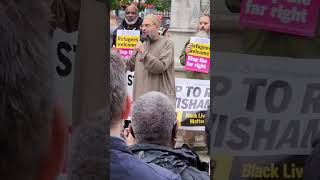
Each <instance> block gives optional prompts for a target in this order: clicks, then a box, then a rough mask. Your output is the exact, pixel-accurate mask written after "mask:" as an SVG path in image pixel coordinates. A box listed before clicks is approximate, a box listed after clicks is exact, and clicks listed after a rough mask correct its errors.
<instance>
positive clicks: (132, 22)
mask: <svg viewBox="0 0 320 180" xmlns="http://www.w3.org/2000/svg"><path fill="white" fill-rule="evenodd" d="M142 22H143V19H142V18H141V17H139V9H138V8H137V7H136V6H135V5H133V4H132V5H129V6H128V7H127V8H126V9H125V15H124V20H123V21H122V23H121V24H120V26H119V27H118V28H117V29H115V30H114V31H113V33H112V34H113V35H112V37H113V41H112V45H116V41H117V30H119V29H120V30H121V29H126V30H140V26H141V24H142ZM140 32H141V31H140Z"/></svg>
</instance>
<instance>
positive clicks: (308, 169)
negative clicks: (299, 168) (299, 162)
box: [303, 132, 320, 180]
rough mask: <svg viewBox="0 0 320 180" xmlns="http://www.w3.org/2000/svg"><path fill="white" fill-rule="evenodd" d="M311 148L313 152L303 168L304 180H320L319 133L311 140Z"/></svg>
mask: <svg viewBox="0 0 320 180" xmlns="http://www.w3.org/2000/svg"><path fill="white" fill-rule="evenodd" d="M312 148H313V151H312V153H311V155H310V156H309V158H308V160H307V162H306V164H305V166H304V170H303V171H304V172H303V179H304V180H320V171H319V167H320V132H319V133H318V134H317V135H316V136H315V138H314V139H313V140H312Z"/></svg>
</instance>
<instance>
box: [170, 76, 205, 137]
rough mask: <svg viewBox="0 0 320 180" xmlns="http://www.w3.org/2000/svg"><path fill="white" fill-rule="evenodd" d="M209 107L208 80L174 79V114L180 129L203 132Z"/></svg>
mask: <svg viewBox="0 0 320 180" xmlns="http://www.w3.org/2000/svg"><path fill="white" fill-rule="evenodd" d="M209 106H210V80H198V79H185V78H176V112H177V120H178V126H179V128H180V129H187V130H198V131H203V130H204V121H205V114H206V111H207V109H208V107H209Z"/></svg>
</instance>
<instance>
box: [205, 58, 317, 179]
mask: <svg viewBox="0 0 320 180" xmlns="http://www.w3.org/2000/svg"><path fill="white" fill-rule="evenodd" d="M215 59H216V60H217V61H215V64H214V66H213V70H212V73H213V79H212V81H211V83H213V86H212V87H213V89H212V91H213V97H212V98H213V99H212V100H213V101H214V103H215V106H214V109H213V111H212V113H211V115H210V120H211V121H213V122H214V123H213V126H212V130H211V134H210V137H211V142H210V150H211V152H210V155H211V156H212V157H213V158H212V159H211V160H212V161H213V164H214V166H215V168H214V169H215V170H214V172H213V176H214V178H215V179H220V180H233V179H234V180H238V179H255V178H260V179H288V178H291V179H302V176H303V165H304V162H305V160H306V158H307V156H308V154H309V153H310V151H311V139H312V137H314V135H315V134H316V133H317V132H319V131H320V117H319V115H320V106H319V103H320V102H319V100H320V95H319V94H320V83H319V78H320V72H319V71H318V69H317V67H318V66H319V65H320V62H319V61H318V60H311V59H292V58H280V57H269V56H253V55H243V54H231V53H230V54H225V53H217V54H216V57H215Z"/></svg>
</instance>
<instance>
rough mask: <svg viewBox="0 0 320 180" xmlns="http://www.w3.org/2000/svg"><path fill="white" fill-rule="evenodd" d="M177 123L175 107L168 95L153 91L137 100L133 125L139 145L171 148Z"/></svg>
mask: <svg viewBox="0 0 320 180" xmlns="http://www.w3.org/2000/svg"><path fill="white" fill-rule="evenodd" d="M175 122H176V114H175V107H174V106H173V104H172V101H171V100H170V99H169V98H168V97H167V96H166V95H164V94H162V93H160V92H155V91H152V92H149V93H146V94H144V95H142V96H141V97H140V98H139V99H138V100H136V102H135V104H134V107H133V113H132V122H131V124H132V128H133V132H134V135H135V137H136V139H137V141H138V142H139V143H149V144H160V145H165V146H169V145H170V142H171V138H172V130H173V127H174V124H175Z"/></svg>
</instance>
